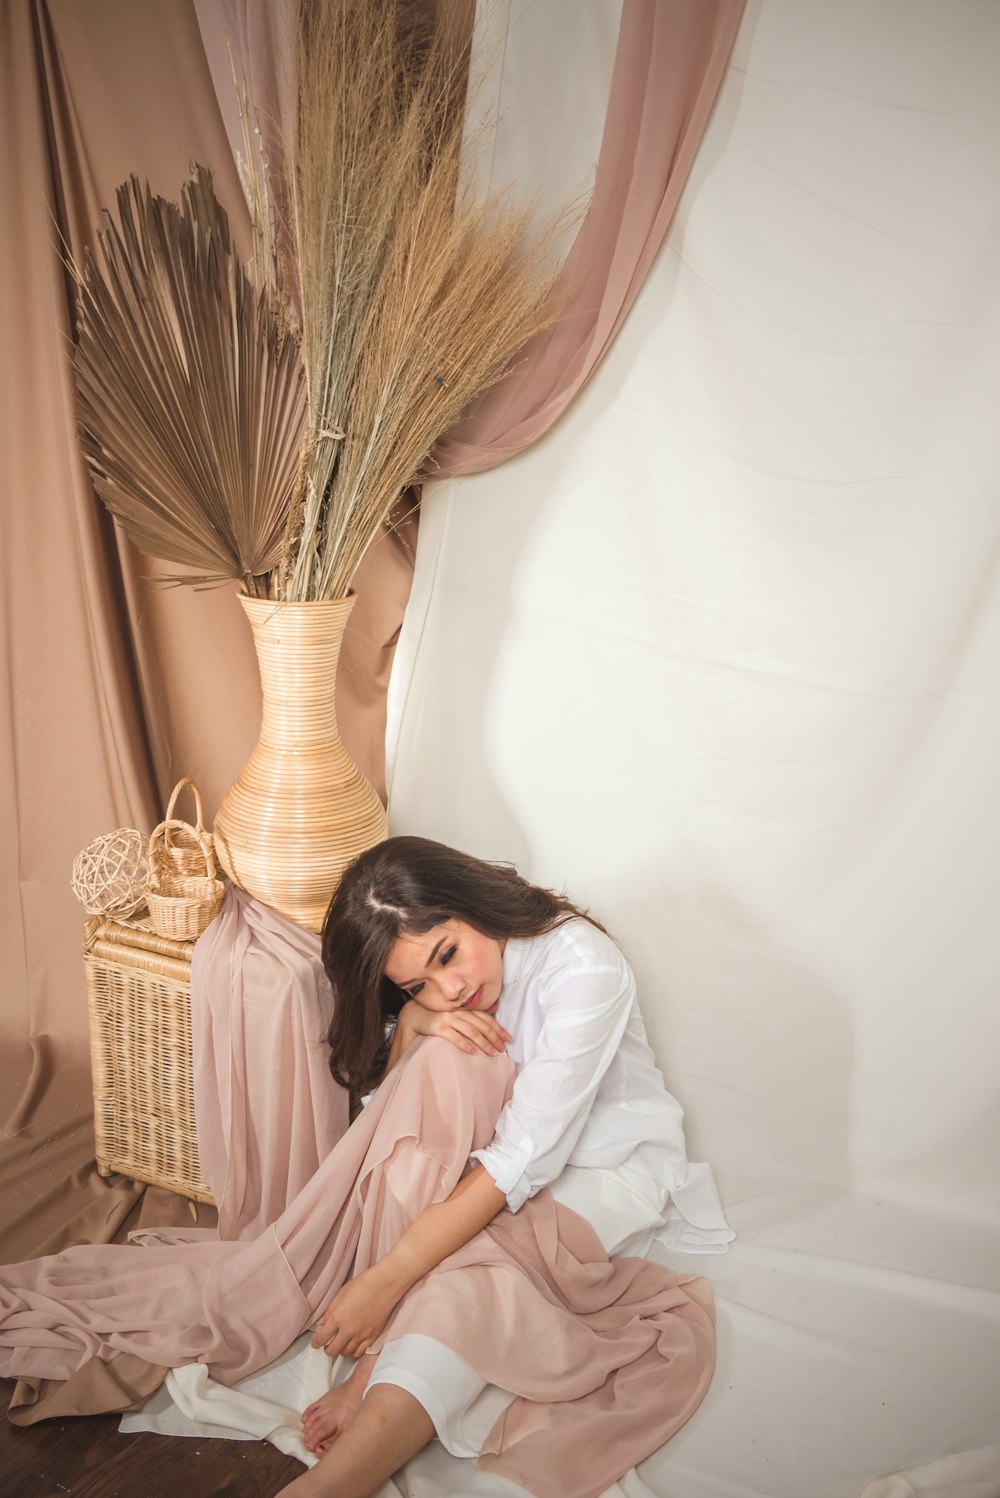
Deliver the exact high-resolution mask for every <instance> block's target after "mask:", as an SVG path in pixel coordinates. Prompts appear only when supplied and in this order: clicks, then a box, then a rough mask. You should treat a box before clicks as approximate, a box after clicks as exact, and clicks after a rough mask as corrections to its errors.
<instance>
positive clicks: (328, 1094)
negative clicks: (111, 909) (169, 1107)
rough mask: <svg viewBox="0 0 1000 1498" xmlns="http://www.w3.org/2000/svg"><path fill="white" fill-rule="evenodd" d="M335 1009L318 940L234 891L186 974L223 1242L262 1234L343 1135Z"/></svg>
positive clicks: (203, 1131)
mask: <svg viewBox="0 0 1000 1498" xmlns="http://www.w3.org/2000/svg"><path fill="white" fill-rule="evenodd" d="M332 1003H333V999H332V995H331V993H330V985H329V982H328V980H327V977H326V974H325V972H324V971H323V961H322V958H321V956H320V944H319V938H318V937H317V936H314V935H313V934H312V933H311V932H309V931H304V930H303V929H302V927H301V926H297V925H295V923H294V922H293V921H289V920H286V919H285V918H284V917H283V916H280V915H278V914H277V912H276V911H273V910H271V909H269V908H268V906H266V905H262V904H260V902H259V901H257V900H254V899H252V898H251V896H250V895H247V894H244V892H243V891H242V890H240V889H237V888H236V887H235V886H234V885H229V886H228V888H227V890H226V897H225V900H224V901H223V905H222V910H221V911H220V913H219V916H218V917H217V919H216V920H214V921H213V922H212V924H211V925H210V926H209V928H208V930H207V931H206V932H205V934H204V935H203V936H202V938H201V940H200V941H199V942H198V944H197V945H196V947H195V949H194V957H193V961H192V964H191V1031H192V1035H191V1041H192V1051H193V1057H194V1066H193V1071H194V1102H195V1118H196V1119H197V1129H198V1156H199V1161H200V1164H201V1170H202V1175H203V1176H204V1177H205V1180H206V1181H207V1183H208V1186H209V1188H210V1190H211V1192H212V1195H213V1196H214V1198H215V1202H216V1206H217V1207H218V1209H219V1237H220V1238H256V1237H257V1235H258V1234H259V1233H262V1232H263V1231H264V1229H265V1228H266V1227H267V1226H268V1224H269V1223H272V1222H274V1221H275V1220H276V1219H277V1218H278V1217H279V1216H280V1215H281V1213H282V1212H283V1211H284V1210H285V1208H286V1207H287V1206H288V1204H289V1203H290V1202H291V1201H292V1200H293V1199H294V1198H295V1197H296V1196H297V1195H298V1194H299V1192H300V1191H301V1190H302V1188H303V1187H304V1186H305V1185H306V1184H307V1182H309V1181H310V1180H311V1179H312V1177H313V1176H314V1175H315V1173H316V1171H317V1170H318V1168H319V1166H320V1163H321V1162H322V1161H323V1160H325V1159H326V1157H327V1155H328V1154H329V1153H330V1151H331V1150H332V1149H333V1147H334V1145H335V1144H336V1143H337V1141H338V1139H340V1137H341V1136H342V1135H343V1134H344V1133H345V1132H346V1130H347V1125H348V1107H349V1099H348V1095H347V1092H346V1091H345V1089H344V1088H342V1087H338V1086H337V1085H336V1084H335V1083H334V1081H333V1079H332V1078H331V1076H330V1066H329V1056H330V1051H329V1047H328V1046H327V1044H326V1030H327V1026H328V1024H329V1016H330V1006H331V1005H332Z"/></svg>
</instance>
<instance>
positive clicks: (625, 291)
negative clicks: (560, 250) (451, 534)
mask: <svg viewBox="0 0 1000 1498" xmlns="http://www.w3.org/2000/svg"><path fill="white" fill-rule="evenodd" d="M743 5H744V0H624V6H623V9H622V20H621V29H620V32H619V36H618V48H617V52H616V54H615V66H614V72H613V74H612V80H611V93H610V97H609V99H608V112H607V119H606V122H605V127H604V136H603V139H602V142H601V153H600V157H599V159H598V163H597V175H596V179H595V182H594V194H593V199H592V201H591V204H590V208H589V210H588V213H587V216H586V218H585V220H584V222H583V224H582V225H581V228H580V231H579V233H578V235H577V237H576V240H575V242H574V244H573V247H572V249H571V250H570V252H569V255H568V256H567V259H566V262H565V265H564V267H563V270H562V273H561V276H560V285H559V288H558V290H559V293H560V295H561V297H562V300H563V305H564V308H565V311H564V314H563V316H562V317H561V318H560V320H559V321H558V322H557V323H556V324H555V325H554V326H553V327H552V328H551V329H549V330H548V331H546V332H545V333H543V334H542V335H541V336H540V337H539V338H537V339H536V340H535V341H534V343H533V344H531V345H530V346H529V347H528V349H527V350H526V352H525V354H524V356H523V357H522V359H521V360H520V361H519V363H518V367H517V369H516V370H515V371H514V373H513V374H512V375H511V376H510V377H509V378H508V379H507V380H505V381H504V382H503V383H502V384H500V385H498V386H497V388H496V389H495V390H493V391H491V392H490V393H489V394H488V395H487V396H486V397H485V398H484V400H483V401H482V402H481V403H480V404H479V406H478V408H477V410H476V411H475V412H474V413H473V414H472V415H471V416H470V417H468V419H467V420H466V421H464V422H463V423H462V424H461V426H459V427H458V428H457V429H456V430H455V431H454V432H452V433H451V434H450V435H449V436H447V437H446V438H445V439H444V441H443V442H441V443H440V444H439V446H438V448H437V450H436V452H435V454H434V459H435V466H434V467H433V469H432V476H433V477H435V478H445V477H448V476H452V475H455V474H461V473H478V472H481V471H482V470H483V469H486V468H494V467H496V466H497V464H499V463H502V462H503V461H504V460H505V459H506V458H510V457H513V456H514V454H515V453H519V452H521V451H522V449H524V448H526V447H529V446H530V445H531V443H532V442H535V441H537V439H538V438H539V437H540V436H541V435H542V434H543V433H544V432H546V431H548V429H549V427H550V426H552V424H553V423H554V422H555V421H557V420H558V418H559V417H560V416H561V415H562V413H563V411H564V410H565V409H566V407H567V406H568V405H569V403H570V401H571V400H573V398H574V397H575V396H576V394H577V393H578V392H579V391H580V390H581V389H582V388H583V386H584V384H585V383H586V382H587V380H588V379H589V378H590V376H591V375H592V374H593V372H594V370H595V369H596V368H597V366H598V364H599V363H600V362H601V359H602V358H603V357H604V355H605V353H606V352H607V350H608V348H609V347H610V345H611V342H612V340H613V339H614V336H615V334H616V333H617V331H618V329H619V328H620V327H621V325H622V322H623V321H624V319H625V317H626V316H627V315H628V311H629V308H630V307H631V306H632V303H633V302H634V301H635V299H636V296H637V295H638V293H639V289H640V287H641V286H642V283H643V281H644V280H645V278H646V273H647V271H648V270H649V267H650V265H651V264H652V262H653V259H654V257H655V255H656V252H657V250H658V249H659V247H660V245H661V243H662V242H663V237H664V235H665V234H666V232H667V229H668V227H669V225H670V220H671V218H672V217H673V213H674V209H675V208H676V207H677V203H678V201H679V199H680V195H681V192H682V190H683V188H684V184H685V182H686V181H687V176H688V172H689V171H690V169H691V164H692V162H693V161H694V158H695V153H696V151H697V149H698V145H699V143H700V141H701V137H702V135H703V134H704V131H705V126H706V125H707V123H708V117H709V115H710V114H711V112H712V105H713V104H714V103H715V96H716V94H717V93H718V89H719V84H720V83H721V81H722V75H723V73H724V72H725V68H726V63H727V62H728V60H729V53H730V51H731V49H732V44H733V40H734V38H735V36H736V30H737V27H738V26H739V22H740V17H741V15H742V14H743Z"/></svg>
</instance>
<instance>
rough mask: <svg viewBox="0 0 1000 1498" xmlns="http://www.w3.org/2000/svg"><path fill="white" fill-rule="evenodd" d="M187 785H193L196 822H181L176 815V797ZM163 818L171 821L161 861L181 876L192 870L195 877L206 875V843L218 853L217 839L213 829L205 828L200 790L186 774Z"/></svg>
mask: <svg viewBox="0 0 1000 1498" xmlns="http://www.w3.org/2000/svg"><path fill="white" fill-rule="evenodd" d="M186 786H190V787H191V795H192V796H193V798H194V825H193V826H192V824H191V823H190V822H182V821H180V820H179V819H178V818H177V816H176V814H175V813H176V808H177V801H178V798H179V796H180V794H181V792H182V791H183V790H184V788H185V787H186ZM163 820H164V822H165V823H168V824H169V825H168V827H167V830H166V832H165V834H164V837H163V849H162V852H163V859H162V862H163V863H164V864H165V865H166V866H167V867H169V868H170V869H172V871H173V873H174V874H176V875H178V876H179V877H182V878H183V877H184V876H186V875H188V874H193V875H194V876H195V877H199V876H203V875H204V873H205V843H206V839H207V842H208V847H209V848H210V849H211V851H212V853H213V855H214V853H215V840H214V838H213V837H212V834H211V833H210V832H207V831H206V830H205V813H204V810H203V808H202V804H201V792H200V791H199V789H198V787H197V785H196V784H195V783H194V781H193V780H192V779H191V777H190V775H185V776H184V779H183V780H178V782H177V784H176V785H175V786H174V788H173V790H172V791H171V793H170V800H169V801H168V802H167V809H166V811H165V812H164V814H163Z"/></svg>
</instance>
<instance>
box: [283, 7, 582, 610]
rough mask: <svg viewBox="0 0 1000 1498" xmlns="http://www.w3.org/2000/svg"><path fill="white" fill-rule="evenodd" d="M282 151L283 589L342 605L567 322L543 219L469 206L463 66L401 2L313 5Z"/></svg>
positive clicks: (302, 24)
mask: <svg viewBox="0 0 1000 1498" xmlns="http://www.w3.org/2000/svg"><path fill="white" fill-rule="evenodd" d="M297 66H298V115H297V118H296V120H295V122H294V127H293V128H292V130H291V131H290V133H289V138H288V139H287V140H286V142H285V146H284V157H285V162H286V167H287V178H286V183H285V187H286V191H287V194H288V201H289V204H290V215H289V233H290V238H291V240H292V242H293V244H294V262H295V266H296V271H297V275H298V286H297V288H296V290H297V296H298V300H299V303H300V305H301V306H302V307H303V309H304V312H305V315H304V318H303V328H302V354H303V362H304V365H305V369H306V380H307V388H308V397H307V403H308V422H307V434H306V438H305V442H304V445H303V455H302V457H303V460H302V464H301V467H300V471H299V476H298V481H297V484H296V488H295V492H294V496H293V499H292V504H291V507H290V512H289V520H288V527H287V531H286V542H285V548H284V556H283V559H282V564H281V568H280V573H279V592H280V594H281V596H283V597H286V598H289V599H298V600H305V599H309V598H339V597H344V596H345V595H346V593H347V592H348V590H349V588H350V583H351V578H352V576H353V574H354V571H355V570H356V568H357V565H358V563H359V562H360V560H361V557H362V556H363V555H364V552H365V551H366V550H367V548H368V546H369V545H370V544H371V542H372V540H373V539H374V538H375V536H376V535H378V533H379V531H380V529H381V527H382V526H383V525H384V523H385V522H386V520H387V517H388V516H389V513H390V511H391V509H392V507H393V505H394V504H395V502H396V501H397V499H398V498H399V496H400V494H401V493H402V492H403V490H404V489H405V488H406V486H407V485H408V484H410V483H411V482H412V481H413V480H414V478H415V477H416V475H417V474H418V472H419V471H420V469H421V468H422V467H423V465H424V464H425V462H426V460H427V458H428V455H429V454H430V452H431V450H432V448H433V447H434V444H435V443H436V441H437V440H438V438H439V437H440V436H441V435H442V434H443V433H444V432H445V431H446V430H447V429H448V428H449V427H450V426H452V425H454V424H455V422H456V421H457V420H458V419H459V418H460V416H461V415H462V414H463V412H464V411H465V410H466V408H467V407H468V405H469V404H470V402H471V401H472V400H473V399H474V398H475V397H476V396H477V395H479V394H480V393H481V392H482V391H483V390H484V389H486V388H487V387H488V386H489V385H491V384H492V383H493V382H494V381H496V380H497V379H498V378H499V377H500V376H501V375H502V373H503V372H504V370H505V368H506V367H507V366H508V365H509V362H510V360H511V358H512V357H513V356H514V355H515V354H516V353H517V351H518V350H519V349H520V348H521V347H522V346H523V345H524V343H525V342H526V341H527V340H528V339H529V338H530V337H531V336H532V335H533V334H534V333H535V332H536V331H537V330H538V329H539V328H541V327H542V326H545V325H546V324H547V323H548V322H549V321H551V318H552V315H553V313H552V309H551V306H550V305H549V303H548V302H547V300H546V299H547V295H548V292H549V290H550V286H551V281H552V276H551V274H550V273H549V272H548V271H547V270H546V268H545V266H546V253H547V246H546V245H541V244H538V243H537V242H536V244H535V246H534V248H525V236H526V229H527V223H528V219H529V217H530V210H528V209H525V210H524V211H518V212H516V211H514V210H513V209H511V208H510V207H509V206H508V205H507V204H506V203H504V202H503V201H497V200H496V199H494V200H493V201H491V202H487V203H477V204H475V205H471V204H470V205H465V206H462V205H458V204H456V191H457V185H458V181H459V164H460V154H461V145H462V133H463V124H464V107H463V106H464V96H463V88H464V73H463V72H462V69H461V68H460V67H458V66H456V62H455V59H454V57H453V56H452V55H451V54H450V52H449V50H448V47H447V45H446V43H445V40H444V39H443V38H442V36H441V34H439V33H437V34H434V35H432V36H430V37H428V36H427V35H422V34H420V33H419V32H418V31H415V30H412V29H411V30H410V32H409V33H407V34H405V35H404V34H403V33H402V32H401V31H400V28H399V14H398V9H397V6H396V4H395V3H394V0H347V3H343V4H339V3H338V4H324V3H321V0H301V4H300V11H299V32H298V64H297Z"/></svg>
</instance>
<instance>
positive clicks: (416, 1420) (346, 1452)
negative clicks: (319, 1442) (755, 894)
mask: <svg viewBox="0 0 1000 1498" xmlns="http://www.w3.org/2000/svg"><path fill="white" fill-rule="evenodd" d="M433 1434H434V1426H433V1424H432V1422H431V1418H430V1416H429V1415H428V1414H427V1412H426V1410H425V1409H424V1407H423V1405H422V1404H420V1403H419V1402H418V1401H417V1400H416V1399H414V1398H413V1395H412V1394H407V1392H406V1390H405V1389H398V1388H396V1387H395V1385H394V1384H378V1385H377V1386H376V1387H375V1388H374V1389H372V1390H371V1391H370V1392H369V1393H368V1394H367V1395H366V1396H365V1399H364V1400H363V1402H362V1405H361V1408H360V1409H359V1410H358V1413H357V1414H356V1415H355V1416H354V1418H353V1420H351V1421H350V1423H349V1424H348V1425H347V1426H346V1427H345V1429H344V1430H343V1432H342V1433H341V1434H340V1435H339V1436H338V1437H337V1439H336V1440H335V1441H334V1443H333V1445H332V1446H331V1447H330V1448H329V1450H328V1451H327V1452H326V1453H325V1454H324V1455H323V1456H322V1457H321V1458H320V1460H319V1461H318V1462H317V1464H316V1466H315V1467H312V1468H310V1470H309V1471H308V1472H304V1473H303V1474H302V1476H301V1477H297V1478H296V1479H295V1481H294V1482H293V1483H290V1484H289V1485H288V1487H286V1488H282V1490H281V1493H280V1494H279V1495H278V1498H371V1495H372V1494H373V1493H377V1492H378V1490H379V1488H380V1487H381V1486H382V1484H383V1483H384V1482H388V1480H389V1478H390V1477H391V1476H392V1474H393V1473H394V1472H398V1471H399V1469H400V1467H402V1466H404V1465H405V1463H406V1462H408V1461H409V1460H410V1458H411V1457H413V1456H416V1454H417V1452H418V1451H422V1450H423V1448H424V1447H425V1446H426V1445H427V1442H428V1441H429V1440H430V1438H431V1436H432V1435H433Z"/></svg>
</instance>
